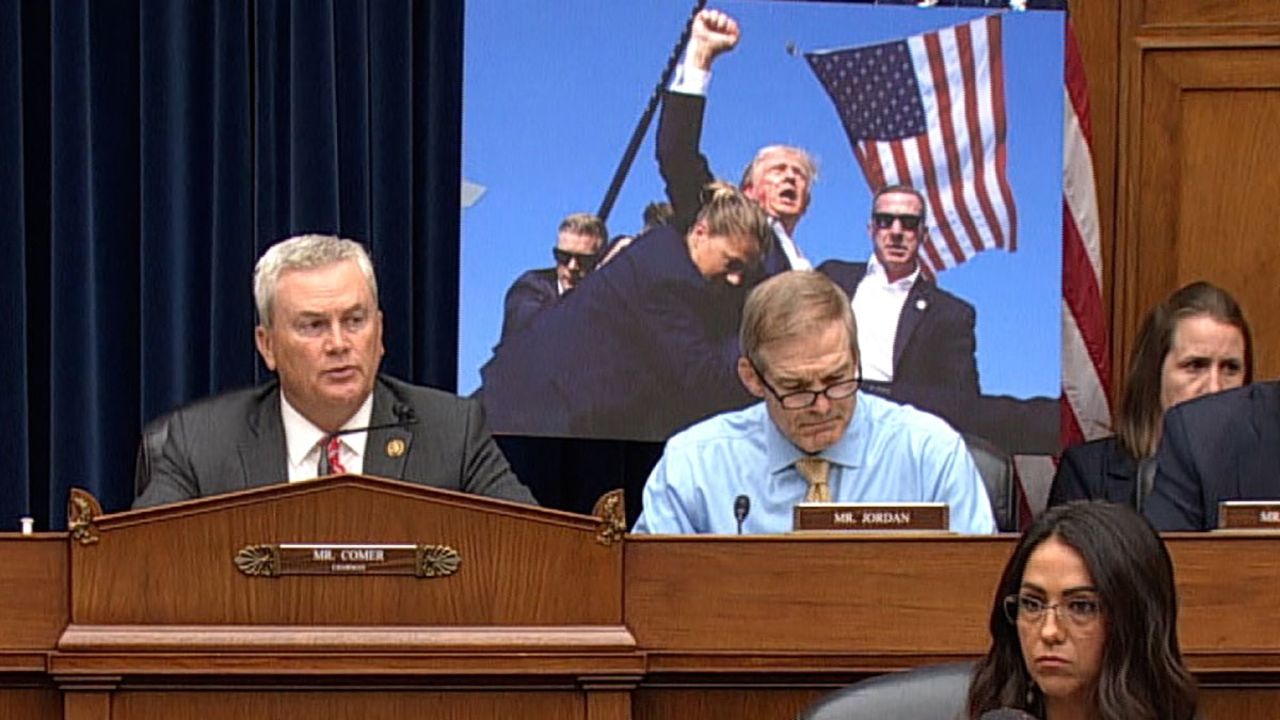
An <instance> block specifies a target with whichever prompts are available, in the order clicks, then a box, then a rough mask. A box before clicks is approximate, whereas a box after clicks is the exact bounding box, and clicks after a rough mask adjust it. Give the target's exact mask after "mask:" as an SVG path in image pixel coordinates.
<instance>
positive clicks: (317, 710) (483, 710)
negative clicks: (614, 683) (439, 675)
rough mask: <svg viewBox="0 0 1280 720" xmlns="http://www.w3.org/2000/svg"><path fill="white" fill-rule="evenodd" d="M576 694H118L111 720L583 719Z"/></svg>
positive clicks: (580, 698) (389, 691) (300, 692)
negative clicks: (190, 719)
mask: <svg viewBox="0 0 1280 720" xmlns="http://www.w3.org/2000/svg"><path fill="white" fill-rule="evenodd" d="M584 708H585V703H584V700H583V696H582V693H579V692H488V693H478V692H425V691H424V692H408V691H401V690H378V691H375V692H315V691H294V692H288V691H264V692H244V691H230V690H225V689H217V690H210V691H205V692H198V691H197V692H192V691H186V692H120V693H117V694H116V696H115V702H114V704H113V707H112V717H111V720H154V718H196V717H198V718H200V719H201V720H246V718H264V719H266V718H269V719H270V720H290V719H292V718H296V719H297V720H315V718H325V720H404V718H431V719H432V720H492V719H493V718H530V719H531V720H537V719H542V718H545V719H547V720H561V719H562V718H563V719H564V720H574V719H575V718H583V717H584V714H585V713H584Z"/></svg>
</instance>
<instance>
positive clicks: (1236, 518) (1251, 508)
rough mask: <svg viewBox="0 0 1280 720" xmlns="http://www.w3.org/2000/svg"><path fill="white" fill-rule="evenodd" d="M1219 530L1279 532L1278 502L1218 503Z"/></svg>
mask: <svg viewBox="0 0 1280 720" xmlns="http://www.w3.org/2000/svg"><path fill="white" fill-rule="evenodd" d="M1218 528H1219V529H1220V530H1272V531H1276V532H1280V500H1267V501H1259V500H1227V501H1224V502H1220V503H1218Z"/></svg>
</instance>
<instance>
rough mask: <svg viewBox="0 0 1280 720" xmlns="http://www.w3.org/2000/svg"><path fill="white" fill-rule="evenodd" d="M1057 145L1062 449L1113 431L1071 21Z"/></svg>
mask: <svg viewBox="0 0 1280 720" xmlns="http://www.w3.org/2000/svg"><path fill="white" fill-rule="evenodd" d="M1065 53H1066V57H1065V62H1064V70H1065V72H1064V75H1065V79H1064V83H1065V84H1064V90H1063V92H1064V108H1063V116H1064V121H1063V143H1062V153H1063V162H1062V215H1063V222H1062V236H1063V238H1062V242H1063V263H1062V293H1063V332H1062V402H1061V409H1062V413H1061V415H1062V421H1061V427H1060V435H1061V441H1062V445H1063V447H1067V446H1069V445H1073V444H1076V443H1079V442H1081V441H1084V440H1091V439H1094V438H1097V437H1101V436H1103V435H1105V434H1108V433H1110V431H1111V409H1110V406H1109V403H1108V399H1107V396H1108V385H1109V378H1110V375H1111V367H1110V357H1111V350H1110V347H1109V339H1108V335H1107V327H1106V314H1105V309H1104V307H1103V303H1102V238H1101V228H1100V224H1099V217H1100V215H1099V213H1098V200H1097V186H1096V183H1095V181H1094V170H1093V159H1092V152H1091V149H1090V148H1091V146H1092V129H1091V121H1090V118H1089V102H1088V86H1087V84H1086V82H1085V75H1084V64H1083V63H1082V62H1081V58H1080V48H1079V45H1078V44H1077V42H1076V37H1075V29H1074V28H1073V27H1072V25H1071V22H1070V21H1069V20H1068V22H1067V28H1066V47H1065Z"/></svg>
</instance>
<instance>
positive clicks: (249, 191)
mask: <svg viewBox="0 0 1280 720" xmlns="http://www.w3.org/2000/svg"><path fill="white" fill-rule="evenodd" d="M461 28H462V1H461V0H432V1H430V2H425V1H424V2H413V1H411V0H367V1H365V0H307V2H286V1H280V0H257V1H256V2H250V1H249V0H239V1H235V0H219V1H218V2H213V3H204V2H186V1H181V0H53V2H49V0H0V102H3V106H4V107H5V108H6V109H7V111H6V112H5V113H0V212H2V213H3V214H2V215H0V218H3V220H0V222H3V223H4V232H3V238H4V239H3V242H4V250H5V253H4V258H5V262H4V263H2V264H0V298H2V299H3V303H4V305H3V307H4V310H5V311H6V317H8V318H9V321H10V323H11V332H9V333H7V338H6V340H5V342H4V343H2V344H0V382H2V383H3V388H4V390H3V392H2V393H0V451H2V452H3V457H4V458H5V459H6V461H7V462H6V466H5V469H4V472H3V475H0V530H8V529H13V528H15V527H16V525H17V518H18V517H19V516H21V515H24V514H30V515H32V516H34V517H35V518H36V525H37V527H38V528H40V529H45V528H60V527H63V526H64V525H65V510H64V508H65V504H66V497H67V492H68V489H69V488H70V487H72V486H78V487H83V488H86V489H88V490H89V491H91V492H93V493H94V494H95V495H96V496H97V497H98V498H99V500H101V502H102V504H103V506H104V508H106V509H107V510H108V511H112V510H121V509H124V508H127V507H128V505H129V502H130V501H131V499H132V472H133V460H134V453H135V450H136V446H137V438H138V431H139V428H140V427H141V425H142V424H143V423H144V422H145V421H146V420H147V419H149V418H151V417H154V416H156V415H158V414H160V413H162V412H165V411H167V410H169V409H171V408H173V407H175V406H177V405H179V404H182V403H184V402H186V401H189V400H191V399H193V398H196V397H200V396H202V395H206V394H210V393H214V392H218V391H222V390H226V389H230V388H233V387H237V386H243V385H248V384H252V383H254V382H256V381H258V380H260V379H261V377H262V375H263V372H264V371H263V368H262V367H261V366H260V364H259V363H258V361H257V358H256V355H255V352H254V348H253V342H252V332H251V328H252V326H253V324H254V322H255V318H254V311H253V305H252V299H251V296H250V291H249V281H250V274H251V271H252V267H253V263H254V260H255V259H256V257H257V255H258V253H259V252H260V251H261V250H262V249H263V248H265V247H266V246H267V245H269V244H271V243H272V242H274V241H275V240H277V239H279V238H282V237H285V236H287V235H291V234H295V233H298V232H303V231H317V232H336V233H340V234H342V235H344V236H347V237H353V238H356V239H359V240H362V241H365V242H366V243H367V244H368V245H369V247H370V249H371V252H372V254H373V256H374V261H375V263H377V265H378V268H379V275H380V278H379V279H380V286H381V287H380V289H381V291H382V296H381V301H382V305H383V311H384V313H385V315H386V328H387V332H386V345H387V351H388V352H387V357H386V361H385V363H384V369H385V370H386V371H387V372H390V373H392V374H395V375H397V376H400V377H403V378H407V379H411V380H413V381H416V382H420V383H424V384H430V385H436V386H442V387H451V386H452V384H453V381H454V366H455V356H456V348H457V291H458V287H457V267H458V247H457V233H458V226H457V223H458V207H459V198H458V177H459V173H458V168H459V146H460V134H461V133H460V115H461V113H460V103H461V88H460V86H461V40H460V38H461Z"/></svg>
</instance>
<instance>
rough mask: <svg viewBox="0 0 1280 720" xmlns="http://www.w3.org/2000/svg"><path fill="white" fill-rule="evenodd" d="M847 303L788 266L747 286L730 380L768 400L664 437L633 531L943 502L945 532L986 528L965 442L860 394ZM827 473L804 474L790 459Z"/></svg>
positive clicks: (753, 527)
mask: <svg viewBox="0 0 1280 720" xmlns="http://www.w3.org/2000/svg"><path fill="white" fill-rule="evenodd" d="M857 336H858V334H857V328H856V325H855V322H854V318H853V311H852V308H851V307H850V303H849V298H848V296H847V295H845V294H844V292H843V291H842V290H840V288H839V287H837V286H836V285H834V284H833V283H832V282H831V281H830V280H829V279H827V278H826V276H824V275H821V274H818V273H813V272H805V271H792V272H787V273H783V274H781V275H777V276H774V277H772V278H770V279H769V280H767V281H765V282H764V283H762V284H761V285H759V286H758V287H757V288H756V289H755V290H753V291H752V293H751V295H750V297H748V299H747V303H746V307H745V308H744V310H743V319H742V328H741V332H740V334H739V338H740V342H741V346H742V352H743V357H742V358H741V359H740V360H739V361H738V375H739V377H740V378H741V379H742V382H743V384H745V385H746V386H747V389H748V390H750V391H751V393H752V394H753V395H755V396H756V397H759V398H761V399H762V400H763V401H764V402H762V403H758V404H756V405H753V406H751V407H748V408H746V409H743V410H737V411H734V412H728V413H723V414H720V415H716V416H714V417H711V418H708V419H707V420H704V421H702V422H700V423H698V424H696V425H693V426H692V427H690V428H688V429H686V430H684V431H683V432H680V433H678V434H677V435H675V436H674V437H672V438H671V439H670V440H668V441H667V447H666V450H665V451H664V453H663V456H662V459H661V460H660V461H659V462H658V465H657V467H655V468H654V470H653V473H652V474H651V475H650V476H649V479H648V481H647V482H646V483H645V488H644V499H643V512H642V513H641V515H640V519H639V520H638V521H637V522H636V526H635V528H634V532H637V533H725V534H728V533H735V532H737V519H736V517H735V515H734V505H735V500H736V498H738V496H740V495H745V496H747V497H748V498H750V504H751V507H750V512H749V513H748V515H747V517H746V520H745V522H744V523H743V527H742V532H744V533H785V532H789V531H790V530H791V524H792V508H793V507H794V506H795V505H796V503H799V502H804V501H806V500H808V501H814V500H823V499H829V500H831V501H833V502H871V503H895V502H944V503H947V505H949V506H950V508H951V512H950V515H951V529H952V530H955V531H956V532H961V533H992V532H995V520H994V517H993V515H992V511H991V503H990V501H989V500H988V498H987V492H986V488H985V486H984V485H983V483H982V479H981V477H980V476H979V474H978V470H977V468H976V467H975V466H974V464H973V459H972V457H971V456H970V455H969V451H968V448H967V447H966V446H965V443H964V440H963V438H961V437H960V435H959V434H958V433H957V432H956V431H955V430H953V429H951V427H950V426H949V425H947V424H946V423H945V422H944V421H942V420H941V419H939V418H937V417H934V416H933V415H929V414H928V413H925V412H922V411H920V410H916V409H915V408H912V407H909V406H905V405H898V404H896V403H893V402H891V401H889V400H884V399H882V398H878V397H875V396H872V395H868V394H864V393H861V392H858V391H857V390H858V383H859V376H858V352H857V348H856V346H855V345H856V342H855V340H856V338H857ZM804 458H816V459H820V460H821V461H825V462H822V463H821V464H822V465H824V466H826V467H827V468H828V470H827V471H826V472H825V473H824V474H825V476H826V477H825V478H823V479H822V480H819V481H811V480H806V478H805V477H803V476H802V475H801V474H800V472H799V470H797V463H796V461H797V460H802V459H804Z"/></svg>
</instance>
